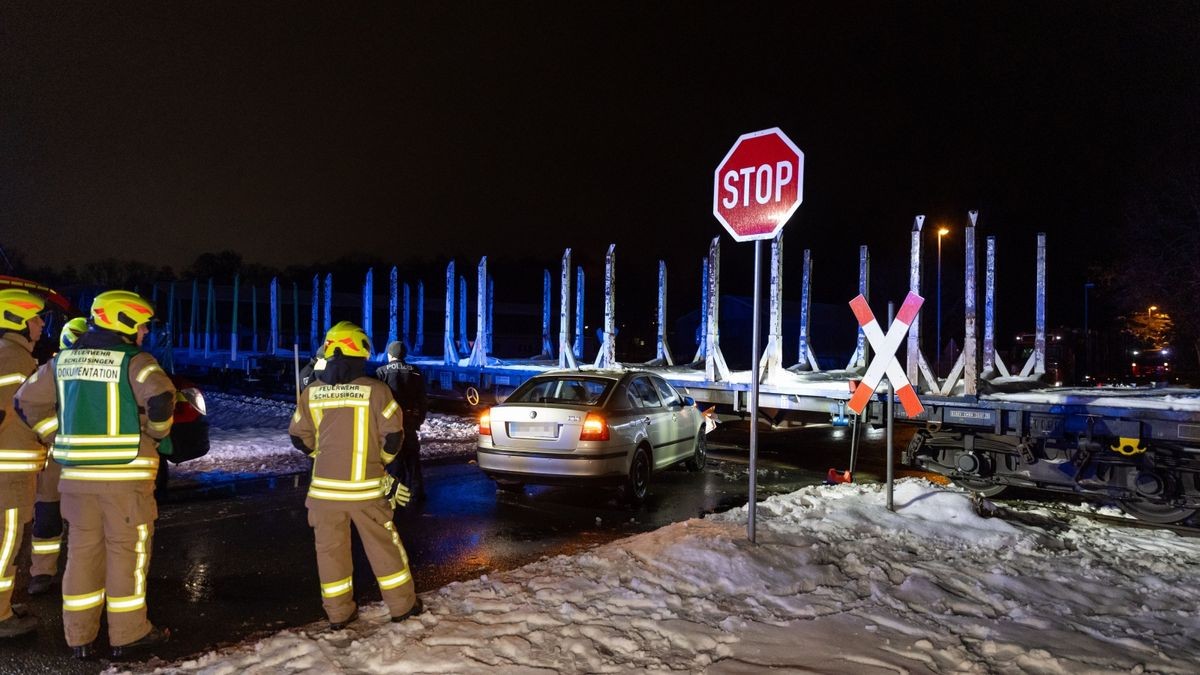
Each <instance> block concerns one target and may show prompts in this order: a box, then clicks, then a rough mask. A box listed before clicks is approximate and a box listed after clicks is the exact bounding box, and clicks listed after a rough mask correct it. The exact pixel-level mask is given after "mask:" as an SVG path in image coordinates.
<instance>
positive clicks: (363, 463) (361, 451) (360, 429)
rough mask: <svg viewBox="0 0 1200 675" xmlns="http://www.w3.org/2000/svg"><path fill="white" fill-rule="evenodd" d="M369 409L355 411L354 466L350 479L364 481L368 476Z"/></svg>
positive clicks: (362, 408)
mask: <svg viewBox="0 0 1200 675" xmlns="http://www.w3.org/2000/svg"><path fill="white" fill-rule="evenodd" d="M368 412H370V410H369V409H368V408H365V407H360V408H358V409H357V410H355V411H354V465H353V466H352V467H351V471H350V478H351V479H353V480H362V479H363V478H365V477H366V476H367V413H368Z"/></svg>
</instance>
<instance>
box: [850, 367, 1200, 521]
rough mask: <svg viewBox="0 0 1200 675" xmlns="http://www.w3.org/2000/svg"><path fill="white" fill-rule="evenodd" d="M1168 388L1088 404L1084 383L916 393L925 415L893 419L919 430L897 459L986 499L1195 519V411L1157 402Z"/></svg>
mask: <svg viewBox="0 0 1200 675" xmlns="http://www.w3.org/2000/svg"><path fill="white" fill-rule="evenodd" d="M1184 391H1186V395H1190V396H1195V395H1196V393H1195V391H1194V390H1184ZM1171 392H1172V390H1129V391H1128V392H1125V395H1124V396H1122V397H1119V398H1118V399H1117V400H1116V401H1112V402H1111V403H1110V404H1109V405H1105V404H1103V402H1101V404H1100V405H1097V404H1096V402H1095V401H1094V399H1095V397H1096V392H1095V390H1086V389H1074V390H1072V389H1061V390H1049V393H1047V392H1046V391H1043V392H1038V393H1037V394H1036V397H1038V398H1043V399H1045V398H1050V399H1057V400H1058V401H1061V402H1040V403H1021V402H1019V401H1005V400H999V401H998V400H992V399H976V398H974V397H957V398H950V397H946V398H939V397H923V402H924V403H925V412H924V413H922V414H921V415H919V416H917V417H913V418H909V417H905V416H903V413H900V415H899V417H898V420H899V421H901V422H906V423H911V424H915V425H919V426H920V428H919V429H918V431H917V433H916V434H914V435H913V438H912V441H911V442H910V443H909V445H908V447H907V448H906V449H905V451H904V456H903V461H904V462H905V463H906V464H909V465H911V466H913V467H916V468H920V469H923V470H926V471H930V472H933V473H937V474H941V475H944V476H946V477H948V478H950V479H951V480H952V481H954V482H955V483H956V484H958V485H960V486H962V487H964V488H967V489H970V490H972V491H975V492H977V493H980V494H982V495H983V496H986V497H993V496H998V495H1000V494H1001V493H1002V492H1004V491H1005V490H1006V489H1007V488H1009V487H1027V488H1035V489H1039V490H1049V491H1054V492H1067V493H1073V494H1077V495H1079V496H1082V497H1085V498H1088V499H1092V500H1099V501H1106V502H1115V503H1116V504H1118V505H1119V506H1120V507H1121V508H1122V509H1123V510H1124V511H1125V512H1126V513H1128V514H1130V515H1132V516H1134V517H1136V518H1138V519H1141V520H1144V521H1147V522H1153V523H1179V522H1187V521H1191V522H1193V523H1194V521H1195V520H1196V515H1197V513H1198V512H1200V415H1197V413H1195V412H1189V411H1187V410H1169V409H1164V408H1160V407H1156V406H1157V405H1158V402H1160V401H1162V400H1164V399H1166V398H1168V397H1172V393H1171ZM1179 395H1180V391H1175V392H1174V397H1173V398H1175V399H1178V397H1179ZM1026 397H1027V398H1033V397H1034V396H1032V395H1027V396H1026ZM1015 398H1020V396H1019V395H1018V396H1015ZM1084 398H1090V399H1093V401H1092V402H1089V403H1084V402H1083V399H1084ZM1073 401H1074V402H1073ZM1117 401H1124V404H1123V405H1117V404H1116V403H1117ZM882 410H883V407H882V405H880V404H879V403H874V404H873V405H872V408H871V411H870V415H871V420H872V422H873V423H881V422H882Z"/></svg>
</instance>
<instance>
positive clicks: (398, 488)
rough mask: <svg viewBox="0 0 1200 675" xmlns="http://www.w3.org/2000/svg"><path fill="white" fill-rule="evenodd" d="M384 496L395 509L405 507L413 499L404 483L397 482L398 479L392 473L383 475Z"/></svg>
mask: <svg viewBox="0 0 1200 675" xmlns="http://www.w3.org/2000/svg"><path fill="white" fill-rule="evenodd" d="M383 494H384V497H385V498H386V499H387V500H388V503H389V504H391V505H392V508H393V509H394V508H398V507H401V506H405V505H406V504H408V500H409V499H411V498H412V495H411V494H410V493H409V491H408V488H406V487H404V483H401V482H400V481H398V480H396V477H395V476H393V475H392V474H390V473H385V474H383Z"/></svg>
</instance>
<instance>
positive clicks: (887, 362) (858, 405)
mask: <svg viewBox="0 0 1200 675" xmlns="http://www.w3.org/2000/svg"><path fill="white" fill-rule="evenodd" d="M924 303H925V299H924V298H922V297H921V296H919V295H917V294H916V293H909V294H908V297H907V298H905V299H904V304H902V305H900V311H899V312H898V313H897V314H896V320H895V321H893V322H892V325H891V326H888V332H887V335H884V334H883V329H881V328H880V327H879V322H878V321H876V320H875V314H874V313H873V312H871V306H870V305H868V304H867V299H866V298H864V297H863V296H861V295H859V296H858V297H856V298H854V299H853V300H851V301H850V309H852V310H854V318H856V319H858V325H860V326H862V330H863V334H864V335H865V336H866V337H867V341H868V342H870V343H871V348H872V349H874V350H875V358H874V359H871V363H870V365H868V366H867V372H866V374H864V375H863V379H862V382H861V383H860V384H859V385H858V387H857V388H855V390H854V394H853V395H852V396H851V397H850V403H849V404H848V405H849V407H850V409H851V410H853V411H854V412H855V413H857V414H859V415H861V414H862V411H863V409H864V408H866V405H867V401H869V400H870V399H871V395H872V394H874V393H875V389H876V388H877V387H878V386H879V382H880V381H881V380H883V376H884V375H887V378H888V381H889V382H890V383H891V385H892V390H893V391H895V392H896V396H898V397H899V398H900V405H902V406H904V412H905V413H906V414H907V415H908V416H909V417H916V416H917V415H919V414H921V413H922V412H923V411H924V410H925V408H924V406H922V405H921V399H919V398H917V392H916V391H915V390H914V389H913V386H912V383H911V382H909V381H908V375H907V374H905V372H904V368H903V367H901V366H900V360H899V359H897V358H896V350H898V349H900V345H901V343H903V342H904V336H905V335H907V334H908V327H909V326H911V325H912V322H913V321H914V320H915V319H916V318H917V311H918V310H920V309H921V305H922V304H924Z"/></svg>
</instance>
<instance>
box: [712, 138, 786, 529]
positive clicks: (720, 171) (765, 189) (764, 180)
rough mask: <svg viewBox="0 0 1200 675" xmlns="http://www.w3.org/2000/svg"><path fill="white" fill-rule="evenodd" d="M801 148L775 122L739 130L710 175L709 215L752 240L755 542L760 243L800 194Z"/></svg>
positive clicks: (750, 523) (778, 227)
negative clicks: (739, 132)
mask: <svg viewBox="0 0 1200 675" xmlns="http://www.w3.org/2000/svg"><path fill="white" fill-rule="evenodd" d="M803 185H804V153H803V152H801V151H800V148H797V147H796V144H795V143H792V140H791V139H790V138H788V137H787V135H786V134H784V133H783V132H782V131H780V130H779V128H778V127H773V128H771V129H764V130H762V131H755V132H752V133H749V134H742V135H741V136H739V137H738V139H737V141H736V142H734V144H733V147H731V148H730V149H729V152H728V153H726V154H725V159H723V160H721V163H720V164H718V165H717V170H716V171H715V172H714V174H713V216H714V217H716V219H717V220H718V221H720V223H721V225H723V226H724V227H725V230H726V231H728V232H729V234H730V236H732V237H733V238H734V240H735V241H739V242H741V241H753V242H754V320H753V328H752V330H751V338H750V344H751V354H750V363H751V368H752V370H751V375H750V500H749V503H748V504H747V508H748V509H749V518H748V519H747V521H746V535H747V537H749V539H750V541H751V542H754V541H755V521H756V517H755V516H756V510H757V503H758V380H759V377H758V369H759V367H760V364H759V361H760V360H761V358H760V350H759V344H758V331H759V326H760V325H761V321H762V242H763V240H764V239H774V238H775V236H776V235H778V234H779V232H780V231H782V230H783V226H784V224H785V223H787V221H788V219H789V218H791V217H792V214H793V213H795V212H796V209H798V208H799V207H800V202H801V201H802V200H803V196H804V190H803Z"/></svg>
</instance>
